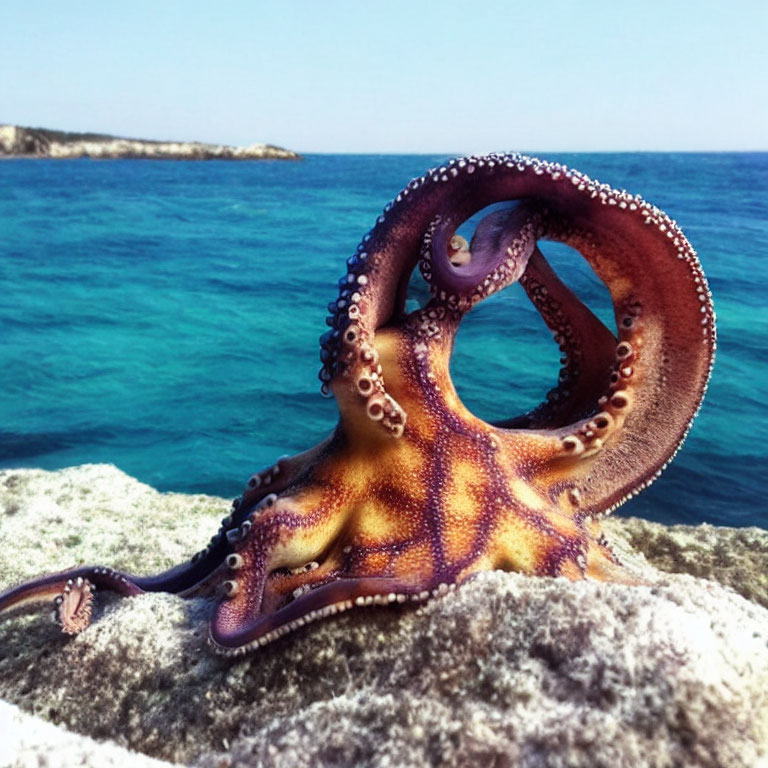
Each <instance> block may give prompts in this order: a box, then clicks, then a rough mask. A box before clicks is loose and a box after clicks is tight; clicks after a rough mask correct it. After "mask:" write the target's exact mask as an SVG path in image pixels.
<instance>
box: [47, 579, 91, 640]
mask: <svg viewBox="0 0 768 768" xmlns="http://www.w3.org/2000/svg"><path fill="white" fill-rule="evenodd" d="M94 590H95V588H94V586H93V584H91V582H90V581H88V579H84V578H82V577H80V576H78V577H77V579H74V580H73V579H70V580H69V581H68V582H67V583H66V585H65V587H64V591H63V592H62V594H60V595H59V596H58V597H57V598H56V600H55V604H56V621H57V623H58V624H59V626H60V627H61V631H62V632H64V634H66V635H78V634H80V632H82V631H83V630H84V629H85V628H86V627H87V626H88V625H89V624H90V623H91V616H92V614H93V601H94Z"/></svg>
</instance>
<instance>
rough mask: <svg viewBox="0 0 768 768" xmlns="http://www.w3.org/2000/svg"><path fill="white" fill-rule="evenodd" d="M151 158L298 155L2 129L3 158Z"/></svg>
mask: <svg viewBox="0 0 768 768" xmlns="http://www.w3.org/2000/svg"><path fill="white" fill-rule="evenodd" d="M3 155H5V156H14V157H50V158H56V159H69V158H77V157H92V158H100V159H110V158H151V159H172V160H215V159H221V160H262V159H281V160H295V159H298V158H299V155H298V154H297V153H296V152H292V151H290V150H288V149H283V148H281V147H275V146H272V145H269V144H251V145H250V146H248V147H233V146H228V145H220V144H204V143H202V142H197V141H191V142H177V141H145V140H142V139H123V138H117V137H114V136H98V135H94V134H77V133H63V132H61V131H49V130H46V129H41V128H22V127H20V126H16V125H2V126H0V156H3Z"/></svg>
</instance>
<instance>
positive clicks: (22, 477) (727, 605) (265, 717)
mask: <svg viewBox="0 0 768 768" xmlns="http://www.w3.org/2000/svg"><path fill="white" fill-rule="evenodd" d="M228 507H229V504H228V502H227V501H226V500H223V499H217V498H213V497H207V496H185V495H181V494H160V493H158V492H156V491H154V490H153V489H152V488H150V487H148V486H146V485H144V484H142V483H140V482H138V481H136V480H134V479H133V478H130V477H128V476H127V475H125V474H124V473H122V472H120V471H119V470H117V469H116V468H115V467H111V466H107V465H87V466H82V467H74V468H71V469H67V470H62V471H59V472H44V471H42V470H5V471H2V472H0V532H1V533H2V542H3V546H2V547H0V589H2V588H4V587H6V586H8V585H10V584H12V583H15V582H17V581H19V580H21V579H24V578H28V577H31V576H33V575H36V574H39V573H41V572H43V571H51V570H57V569H62V568H65V567H69V566H72V565H74V564H75V563H78V562H82V561H87V562H103V563H107V564H110V565H113V566H117V567H120V568H123V569H127V570H133V571H139V572H151V571H155V570H159V569H161V568H165V567H168V566H170V565H173V564H175V563H177V562H181V561H182V560H183V559H184V558H186V557H188V556H189V555H190V554H191V553H192V552H194V551H195V550H196V549H199V548H201V547H202V546H203V545H204V544H205V543H206V541H207V540H208V538H209V536H210V534H211V532H212V531H214V530H216V528H217V527H218V524H219V520H220V519H221V517H222V516H223V515H224V514H225V513H226V511H227V510H228ZM606 530H607V533H608V535H609V538H610V539H611V540H612V542H613V543H614V546H615V547H616V549H617V550H618V551H619V552H620V553H621V556H622V558H623V559H624V560H625V561H626V562H627V563H628V565H629V566H630V567H631V568H632V569H633V570H634V571H635V572H636V573H638V574H641V575H642V578H643V580H644V581H645V582H646V583H645V584H644V585H643V586H624V585H617V584H598V583H591V582H579V583H574V582H570V581H567V580H565V579H551V578H533V577H525V576H520V575H517V574H510V573H502V572H493V573H486V574H483V575H481V576H479V577H478V578H476V579H473V580H472V581H470V582H468V583H467V584H465V585H463V586H462V587H461V588H459V589H458V590H456V592H455V593H449V594H448V595H446V596H444V597H442V598H439V599H435V600H432V601H430V602H428V603H426V604H425V605H424V606H422V607H418V608H413V607H403V606H394V607H387V608H381V607H372V608H364V609H358V610H354V611H350V612H349V613H346V614H342V615H340V616H337V617H333V618H331V619H327V620H325V621H321V622H318V623H317V624H314V625H311V626H309V627H305V628H303V629H302V630H300V631H298V632H296V633H294V634H292V635H289V636H287V637H285V638H282V639H281V640H279V641H277V642H276V643H274V644H272V645H270V646H267V647H266V648H263V649H261V650H260V651H259V652H256V653H252V654H250V655H248V656H245V657H243V658H240V659H237V660H233V659H227V658H221V657H218V656H216V655H214V654H213V652H212V651H211V649H210V648H209V647H208V646H207V644H206V619H207V616H208V613H209V611H210V608H211V605H210V603H209V602H208V600H206V599H205V598H198V599H193V600H182V599H180V598H178V597H175V596H169V595H143V596H140V597H136V598H131V599H122V600H119V599H115V598H111V597H109V596H106V595H102V596H100V598H99V606H98V608H97V610H96V614H95V621H94V623H93V624H92V625H91V626H90V627H88V628H87V629H86V630H85V631H84V632H82V633H81V634H80V635H78V636H77V637H75V638H68V637H65V636H64V635H63V634H61V633H60V632H59V630H58V628H57V627H56V626H55V625H53V624H52V623H51V622H50V621H49V620H48V619H47V618H46V617H45V616H44V615H45V614H47V613H48V611H47V609H43V608H40V607H38V608H37V609H35V610H23V611H19V612H17V613H16V614H15V615H11V616H10V617H3V618H1V619H0V698H2V699H3V700H4V701H0V733H2V734H8V737H7V738H6V737H4V738H2V739H0V765H2V766H5V765H9V766H27V765H39V764H40V765H42V764H45V765H47V766H52V767H53V766H62V767H63V766H69V765H73V764H75V763H76V764H77V765H86V766H105V765H106V766H109V765H131V766H147V767H148V768H149V766H160V765H170V764H171V763H176V764H182V765H189V766H200V767H201V768H207V767H211V768H213V767H214V766H216V767H217V768H229V767H234V766H243V767H244V766H251V765H259V766H295V765H315V766H339V767H341V766H349V765H356V766H377V767H378V768H385V766H405V767H408V766H430V765H431V766H438V765H439V766H469V765H489V766H491V765H492V766H496V767H497V768H565V766H568V767H570V768H575V767H577V766H584V767H585V768H586V767H587V766H589V768H608V766H611V768H614V767H615V766H623V765H627V766H629V765H631V766H635V767H637V768H643V767H645V766H648V767H650V766H654V767H657V766H658V767H661V766H675V765H685V766H687V767H689V768H699V767H701V768H716V766H729V768H739V767H743V768H747V767H749V768H756V767H759V766H766V765H768V609H766V607H765V606H766V605H768V588H767V582H766V579H768V577H767V576H766V574H768V532H766V531H763V530H760V529H757V528H750V529H720V528H713V527H711V526H700V527H689V526H673V527H665V526H663V525H658V524H654V523H648V522H646V521H642V520H636V519H620V518H614V519H611V520H610V521H609V522H608V523H607V524H606Z"/></svg>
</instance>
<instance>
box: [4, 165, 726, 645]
mask: <svg viewBox="0 0 768 768" xmlns="http://www.w3.org/2000/svg"><path fill="white" fill-rule="evenodd" d="M495 203H500V204H501V205H500V206H497V207H496V208H495V209H494V210H493V211H492V212H490V213H488V214H487V215H486V216H485V217H484V218H483V219H482V220H481V221H480V223H479V224H478V226H477V228H476V231H475V234H474V236H473V237H472V240H471V242H467V241H466V240H465V239H464V238H463V237H461V236H459V235H457V234H456V231H457V228H458V226H459V225H461V224H462V223H463V222H464V221H465V220H466V219H468V218H469V217H470V216H472V215H473V214H475V213H477V212H478V211H481V210H483V209H485V208H486V207H488V206H490V205H491V204H495ZM543 239H551V240H557V241H559V242H562V243H566V244H567V245H569V246H571V247H573V248H574V249H576V250H577V251H578V252H579V253H580V254H581V255H582V256H583V257H584V258H585V259H586V260H587V262H588V263H589V264H590V266H591V267H592V269H593V270H594V271H595V273H596V274H597V276H598V277H599V278H600V279H601V280H602V281H603V283H604V284H605V285H606V286H607V288H608V290H609V292H610V295H611V299H612V302H613V306H614V314H615V319H616V328H615V329H611V328H608V327H606V326H605V325H604V324H603V323H602V322H601V321H600V320H599V319H598V318H597V317H596V316H595V315H594V314H592V312H591V311H590V310H589V309H588V308H587V307H586V306H585V305H584V304H583V303H582V302H581V301H580V300H579V299H578V298H577V297H576V296H575V294H574V293H572V292H571V291H570V289H569V288H568V287H567V286H566V285H565V283H563V282H562V281H561V280H560V278H559V277H558V276H557V275H556V274H555V272H554V271H553V270H552V269H551V267H550V266H549V265H548V263H547V262H546V260H545V258H544V256H543V255H542V253H541V251H540V250H539V248H538V246H537V243H538V241H540V240H543ZM417 265H418V266H419V267H420V270H421V274H422V276H423V278H424V280H425V281H426V282H427V284H428V285H429V287H430V291H431V298H430V299H429V301H427V302H426V304H425V305H424V306H422V307H420V308H419V309H417V310H416V311H413V312H411V313H406V311H405V298H406V290H407V285H408V281H409V278H410V276H411V273H412V272H413V270H414V268H415V267H416V266H417ZM515 282H520V283H521V285H522V287H523V288H524V290H525V291H526V293H527V295H528V297H529V298H530V300H531V301H532V303H533V305H534V306H535V307H536V309H537V310H538V311H539V313H540V314H541V316H542V318H543V320H544V322H545V323H546V325H547V326H548V327H549V328H550V330H551V331H552V332H553V334H554V338H555V342H556V343H557V344H558V346H559V348H560V350H561V354H562V357H561V363H562V369H561V371H560V376H559V380H558V383H557V386H556V387H555V388H554V389H552V390H551V391H550V392H549V393H547V396H546V399H545V400H544V401H543V402H542V404H541V405H539V406H538V407H537V408H535V409H534V410H532V411H531V412H529V413H527V414H523V415H520V416H516V417H513V418H510V419H507V420H505V421H502V422H499V423H487V422H485V421H483V420H481V419H479V418H478V417H476V416H474V415H473V414H472V413H471V412H470V411H469V410H468V409H467V408H466V407H465V406H464V405H463V404H462V402H461V401H460V399H459V397H458V396H457V394H456V391H455V389H454V386H453V383H452V381H451V377H450V374H449V362H450V356H451V351H452V349H453V344H454V339H455V336H456V331H457V329H458V327H459V324H460V322H461V319H462V317H463V316H464V314H466V312H468V311H469V310H470V309H471V308H472V307H474V306H475V305H476V304H477V303H478V302H480V301H482V300H483V299H484V298H486V297H487V296H489V295H490V294H492V293H494V292H496V291H499V290H501V289H502V288H504V287H506V286H508V285H510V284H512V283H515ZM329 309H330V315H329V317H328V318H327V323H328V326H329V330H328V332H327V333H325V334H324V335H323V337H322V338H321V360H322V368H321V371H320V379H321V382H322V389H323V392H324V393H325V394H327V395H333V396H334V397H335V398H336V400H337V403H338V406H339V412H340V420H339V423H338V426H337V427H336V429H335V431H334V432H333V434H332V435H330V436H329V437H328V438H327V439H326V440H325V441H324V442H322V443H321V444H320V445H317V446H315V447H314V448H312V449H310V450H308V451H306V452H305V453H302V454H299V455H297V456H294V457H291V458H284V459H281V460H279V461H278V462H277V463H276V464H275V465H274V466H273V467H270V468H269V469H267V470H265V471H263V472H260V473H258V474H256V475H254V476H253V477H252V478H251V479H250V481H249V482H248V486H247V488H246V489H245V491H244V493H243V495H242V496H241V497H240V498H239V499H236V500H235V501H234V502H233V506H232V512H231V514H230V515H229V516H228V517H226V518H225V519H224V520H223V521H222V525H221V528H220V529H219V531H218V533H217V534H216V535H215V536H214V537H213V538H212V539H211V542H210V544H209V545H208V547H206V549H205V550H203V551H202V552H199V553H197V554H196V555H195V556H194V557H193V558H192V559H191V560H190V561H189V562H188V563H185V564H182V565H179V566H177V567H176V568H173V569H171V570H170V571H167V572H165V573H161V574H158V575H156V576H150V577H137V576H132V575H128V574H122V573H119V572H117V571H114V570H112V569H110V568H106V567H91V566H83V567H78V568H75V569H73V570H71V571H66V572H64V573H58V574H52V575H50V576H44V577H41V578H39V579H36V580H34V581H31V582H27V583H26V584H22V585H19V586H17V587H14V588H12V589H10V590H8V591H6V592H5V593H3V594H2V595H0V610H4V609H6V608H11V607H13V606H16V605H19V604H21V603H25V602H28V601H32V600H40V599H54V600H55V602H56V604H57V606H58V607H57V615H58V619H59V622H60V623H61V626H62V629H63V630H64V631H65V632H69V633H76V632H79V631H81V630H83V629H84V628H85V627H86V626H87V625H88V624H89V622H90V620H91V612H92V604H93V598H94V593H95V591H96V590H99V589H108V590H114V591H117V592H120V593H122V594H125V595H132V594H138V593H140V592H144V591H160V590H162V591H171V592H179V593H184V594H191V593H193V592H194V591H195V590H198V589H199V588H200V587H201V585H204V584H207V583H210V582H211V581H212V580H214V581H219V582H220V583H221V589H220V597H219V599H218V603H217V605H216V608H215V611H214V614H213V617H212V619H211V625H210V638H211V642H212V644H213V646H214V647H215V648H216V649H217V650H218V651H221V652H224V653H238V652H244V651H245V650H247V649H249V648H254V647H257V646H261V645H264V644H266V643H267V642H269V641H270V640H273V639H274V638H276V637H279V636H281V635H282V634H284V633H286V632H288V631H290V630H292V629H296V628H297V627H300V626H303V625H304V624H306V623H308V622H310V621H312V620H314V619H317V618H320V617H323V616H327V615H329V614H333V613H337V612H338V611H342V610H346V609H349V608H352V607H353V606H366V605H372V604H386V603H392V602H398V603H404V602H418V601H422V600H425V599H427V598H429V597H430V596H432V595H438V594H441V593H444V592H447V591H448V590H450V589H453V588H454V587H455V585H457V584H460V583H461V582H462V581H464V580H466V579H467V578H469V577H470V576H471V575H472V574H474V573H477V572H478V571H483V570H490V569H496V568H501V569H505V570H514V571H519V572H523V573H527V574H536V575H549V576H566V577H568V578H570V579H581V578H593V579H601V580H615V581H625V582H631V581H632V580H633V579H632V576H631V575H630V574H628V573H627V572H626V571H625V569H624V568H623V567H622V566H621V564H620V563H619V562H618V561H617V558H616V557H615V556H614V554H613V553H612V552H611V549H610V548H609V546H608V544H607V542H606V541H605V539H604V537H603V536H602V534H601V532H600V523H599V520H600V517H601V516H602V515H604V514H606V513H608V512H610V511H612V510H613V509H615V508H616V507H617V506H619V505H620V504H621V503H623V502H624V501H625V500H626V499H628V498H629V497H630V496H632V495H633V494H635V493H637V492H638V491H640V490H642V489H643V488H644V487H645V486H647V485H648V484H649V483H650V482H652V481H653V480H654V479H655V478H656V477H657V476H658V475H659V474H660V472H661V471H662V469H663V468H664V467H665V466H666V464H667V463H668V462H669V460H670V459H671V458H672V456H673V455H674V454H675V452H676V451H677V450H678V448H679V446H680V445H681V443H682V441H683V440H684V438H685V436H686V434H687V432H688V430H689V428H690V425H691V422H692V420H693V418H694V416H695V414H696V412H697V410H698V408H699V405H700V403H701V399H702V397H703V394H704V391H705V389H706V384H707V381H708V378H709V375H710V372H711V368H712V363H713V358H714V350H715V325H714V320H715V317H714V312H713V308H712V303H711V296H710V293H709V290H708V287H707V282H706V279H705V277H704V274H703V273H702V271H701V268H700V265H699V262H698V259H697V258H696V255H695V253H694V251H693V249H692V248H691V246H690V244H689V243H688V241H687V240H686V238H685V237H684V235H683V233H682V232H681V231H680V229H679V227H678V226H677V224H676V223H675V222H674V221H672V220H670V219H669V218H668V217H667V216H666V215H665V214H664V213H662V212H661V211H660V210H659V209H658V208H655V207H653V206H651V205H649V204H648V203H646V202H644V201H643V200H642V199H641V198H639V197H637V196H632V195H630V194H628V193H626V192H623V191H617V190H614V189H612V188H610V187H609V186H607V185H604V184H599V183H598V182H596V181H592V180H590V179H589V178H588V177H586V176H585V175H583V174H581V173H579V172H577V171H574V170H572V169H568V168H566V167H565V166H562V165H559V164H553V163H548V162H542V161H539V160H536V159H533V158H529V157H524V156H521V155H488V156H485V157H467V158H461V159H457V160H453V161H452V162H450V163H448V164H446V165H445V166H443V167H441V168H437V169H433V170H431V171H429V172H428V173H427V174H426V175H425V176H423V177H422V178H419V179H415V180H413V181H412V182H411V183H410V184H409V185H408V186H407V187H406V188H405V189H404V190H403V191H402V192H401V193H400V194H399V195H398V196H397V197H396V198H395V200H394V201H393V202H392V203H390V204H389V205H388V206H387V207H386V208H385V209H384V212H383V213H382V215H381V216H380V217H379V219H378V221H377V223H376V226H375V227H374V228H373V229H372V230H371V232H370V233H369V234H368V235H366V236H365V237H364V238H363V241H362V243H361V244H360V245H359V246H358V249H357V251H356V252H355V254H354V255H353V256H351V257H350V258H349V259H348V260H347V271H346V274H345V275H344V276H343V277H342V278H341V280H340V281H339V293H338V297H337V299H336V300H335V301H334V302H332V303H331V304H330V305H329Z"/></svg>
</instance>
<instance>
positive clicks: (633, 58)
mask: <svg viewBox="0 0 768 768" xmlns="http://www.w3.org/2000/svg"><path fill="white" fill-rule="evenodd" d="M2 16H3V26H2V28H1V29H0V50H2V51H3V66H2V67H1V68H0V123H15V124H18V125H28V126H42V127H46V128H56V129H61V130H71V131H86V130H87V131H97V132H103V133H112V134H116V135H122V136H131V137H137V138H148V139H174V140H201V141H210V142H215V143H222V144H237V145H247V144H251V143H254V142H268V143H273V144H278V145H281V146H285V147H289V148H291V149H294V150H297V151H299V152H383V153H384V152H403V153H405V152H423V153H436V154H437V153H465V152H483V151H491V150H499V151H500V150H513V149H519V150H528V151H549V152H552V151H585V152H588V151H622V150H628V151H632V150H640V151H674V150H676V151H688V150H690V151H694V150H766V149H768V98H766V96H767V95H768V94H767V91H768V87H767V86H766V82H768V44H766V40H767V39H768V3H766V2H765V0H732V2H729V3H724V2H722V0H720V1H719V2H710V0H701V1H700V2H683V1H682V0H666V1H660V0H645V1H644V2H643V3H640V4H637V3H633V4H629V3H620V2H615V0H612V1H611V2H608V1H606V0H594V1H590V0H582V2H575V0H574V1H572V2H571V1H568V0H551V1H550V2H547V1H546V0H541V2H538V3H532V2H520V1H519V0H509V1H507V2H503V1H502V0H488V1H486V2H483V0H475V2H466V1H464V0H461V1H458V0H456V1H451V0H445V2H419V1H418V0H407V1H406V0H388V2H387V3H366V2H360V1H359V0H358V1H357V2H352V1H351V0H325V1H324V2H316V0H315V1H313V0H302V1H299V0H282V1H281V2H280V3H277V2H254V1H253V0H251V1H250V2H248V0H222V2H221V3H219V4H218V5H215V6H214V4H212V3H210V2H205V3H203V2H197V1H195V0H193V1H190V2H179V1H177V0H165V1H164V2H157V1H156V0H154V1H153V2H147V1H146V0H134V2H132V3H130V4H125V3H120V4H118V3H104V2H99V3H96V2H91V1H90V0H83V1H81V2H75V3H67V4H65V3H61V2H55V3H54V2H49V1H48V0H43V1H42V2H37V3H12V4H9V5H7V6H6V7H4V9H3V14H2Z"/></svg>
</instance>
